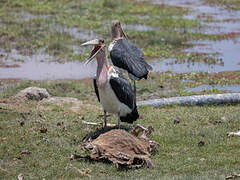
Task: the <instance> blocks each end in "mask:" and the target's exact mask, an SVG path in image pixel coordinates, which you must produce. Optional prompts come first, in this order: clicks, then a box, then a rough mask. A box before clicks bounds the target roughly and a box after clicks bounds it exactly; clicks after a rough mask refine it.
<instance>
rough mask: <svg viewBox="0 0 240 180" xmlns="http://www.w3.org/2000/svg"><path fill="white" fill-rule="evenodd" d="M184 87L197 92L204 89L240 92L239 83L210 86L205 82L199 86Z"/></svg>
mask: <svg viewBox="0 0 240 180" xmlns="http://www.w3.org/2000/svg"><path fill="white" fill-rule="evenodd" d="M185 89H186V90H187V91H189V92H199V91H204V90H211V89H218V90H223V91H228V92H232V93H238V92H240V85H226V86H220V85H215V86H210V85H207V84H203V85H200V86H197V87H194V88H189V87H185Z"/></svg>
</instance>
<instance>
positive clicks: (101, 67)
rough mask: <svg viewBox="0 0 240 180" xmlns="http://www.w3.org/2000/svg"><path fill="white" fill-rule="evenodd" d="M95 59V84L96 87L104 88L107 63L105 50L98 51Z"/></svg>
mask: <svg viewBox="0 0 240 180" xmlns="http://www.w3.org/2000/svg"><path fill="white" fill-rule="evenodd" d="M96 59H97V64H98V65H97V82H98V85H99V86H100V87H101V86H104V85H105V84H106V83H107V80H108V69H107V66H108V62H107V57H106V53H105V48H103V49H102V50H100V52H99V53H98V55H97V56H96Z"/></svg>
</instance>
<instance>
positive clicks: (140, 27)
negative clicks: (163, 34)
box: [122, 24, 157, 31]
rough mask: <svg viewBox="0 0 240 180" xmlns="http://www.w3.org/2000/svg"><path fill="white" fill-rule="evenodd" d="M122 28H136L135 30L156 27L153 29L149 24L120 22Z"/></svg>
mask: <svg viewBox="0 0 240 180" xmlns="http://www.w3.org/2000/svg"><path fill="white" fill-rule="evenodd" d="M122 28H123V29H129V30H136V31H154V30H157V29H154V28H153V27H151V26H147V25H143V24H122Z"/></svg>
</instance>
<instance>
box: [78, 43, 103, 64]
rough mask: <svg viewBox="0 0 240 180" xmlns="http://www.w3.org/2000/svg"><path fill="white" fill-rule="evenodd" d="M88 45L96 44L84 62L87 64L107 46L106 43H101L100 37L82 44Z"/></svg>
mask: <svg viewBox="0 0 240 180" xmlns="http://www.w3.org/2000/svg"><path fill="white" fill-rule="evenodd" d="M87 45H95V46H94V48H93V49H92V52H91V55H90V56H89V58H88V59H87V60H86V62H85V63H84V64H85V65H86V64H88V63H89V62H90V61H91V60H93V59H94V58H95V56H96V55H97V54H98V53H99V51H100V50H101V49H102V48H104V47H105V45H104V44H103V45H100V44H99V40H98V39H94V40H91V41H88V42H85V43H83V44H81V46H87Z"/></svg>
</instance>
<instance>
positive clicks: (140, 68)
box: [110, 39, 152, 80]
mask: <svg viewBox="0 0 240 180" xmlns="http://www.w3.org/2000/svg"><path fill="white" fill-rule="evenodd" d="M110 57H111V60H112V62H113V65H114V66H117V67H119V68H122V69H125V70H126V71H128V73H129V74H132V75H133V76H136V77H137V78H139V79H141V78H145V79H146V78H147V75H148V72H149V71H150V70H152V67H151V66H150V65H149V64H148V63H147V62H146V61H145V60H144V55H143V52H142V51H141V50H140V49H139V48H137V47H136V46H134V45H133V44H132V43H131V42H129V41H127V40H126V39H120V40H118V41H117V42H116V43H115V44H114V46H113V48H112V50H111V52H110ZM129 77H130V78H131V79H133V80H135V79H134V78H133V77H131V76H129Z"/></svg>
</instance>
